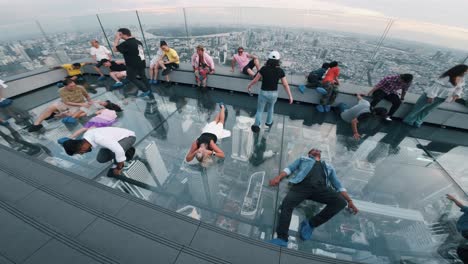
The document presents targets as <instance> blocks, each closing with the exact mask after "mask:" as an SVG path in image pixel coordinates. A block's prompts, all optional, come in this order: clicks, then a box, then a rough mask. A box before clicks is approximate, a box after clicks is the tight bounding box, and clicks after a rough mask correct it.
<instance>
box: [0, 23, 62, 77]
mask: <svg viewBox="0 0 468 264" xmlns="http://www.w3.org/2000/svg"><path fill="white" fill-rule="evenodd" d="M0 29H1V30H2V32H4V37H2V40H1V42H0V58H1V59H0V78H2V79H4V78H5V77H10V76H14V75H17V74H21V73H26V72H31V71H35V70H39V69H44V68H48V67H53V66H56V65H58V64H59V63H60V61H59V60H58V58H57V57H56V56H55V50H54V49H53V47H51V44H50V42H49V40H48V39H47V38H46V36H45V35H44V34H43V32H41V28H40V27H39V26H38V24H37V23H24V24H14V25H1V26H0Z"/></svg>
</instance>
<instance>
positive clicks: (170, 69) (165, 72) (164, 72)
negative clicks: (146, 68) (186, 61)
mask: <svg viewBox="0 0 468 264" xmlns="http://www.w3.org/2000/svg"><path fill="white" fill-rule="evenodd" d="M171 71H172V68H166V69H165V70H163V71H162V73H161V74H162V76H166V75H168V74H169V73H171Z"/></svg>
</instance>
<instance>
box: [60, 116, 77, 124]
mask: <svg viewBox="0 0 468 264" xmlns="http://www.w3.org/2000/svg"><path fill="white" fill-rule="evenodd" d="M76 122H77V121H76V118H73V117H71V116H67V117H65V118H64V119H62V123H64V124H76Z"/></svg>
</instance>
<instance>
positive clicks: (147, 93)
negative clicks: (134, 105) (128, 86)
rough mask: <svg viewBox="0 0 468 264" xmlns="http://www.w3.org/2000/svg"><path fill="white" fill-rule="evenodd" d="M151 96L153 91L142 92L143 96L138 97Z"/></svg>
mask: <svg viewBox="0 0 468 264" xmlns="http://www.w3.org/2000/svg"><path fill="white" fill-rule="evenodd" d="M150 94H151V91H149V90H148V91H146V92H142V93H141V94H139V95H138V97H146V96H149V95H150Z"/></svg>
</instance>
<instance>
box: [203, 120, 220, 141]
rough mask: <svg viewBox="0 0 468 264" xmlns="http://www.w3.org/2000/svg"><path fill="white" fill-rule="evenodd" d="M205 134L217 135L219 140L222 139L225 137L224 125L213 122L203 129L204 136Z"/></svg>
mask: <svg viewBox="0 0 468 264" xmlns="http://www.w3.org/2000/svg"><path fill="white" fill-rule="evenodd" d="M203 133H210V134H213V135H215V136H216V137H217V138H218V139H221V138H223V135H224V125H223V124H222V123H216V122H215V121H212V122H211V123H208V124H206V125H205V127H203V129H202V134H203Z"/></svg>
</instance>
